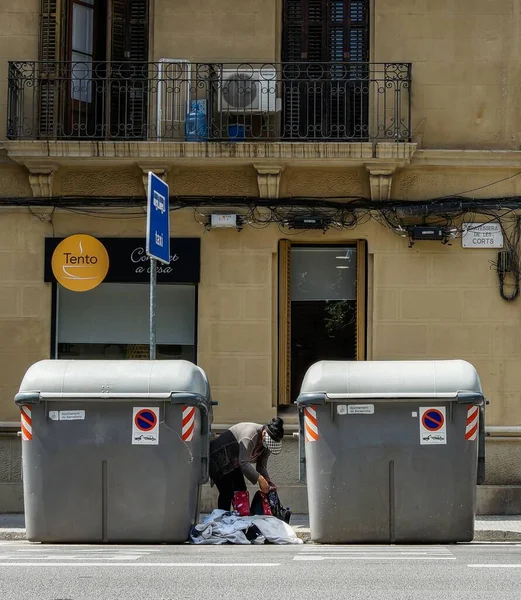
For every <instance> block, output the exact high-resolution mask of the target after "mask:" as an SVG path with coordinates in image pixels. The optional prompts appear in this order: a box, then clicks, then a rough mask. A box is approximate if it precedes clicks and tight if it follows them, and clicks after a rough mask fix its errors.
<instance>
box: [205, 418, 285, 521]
mask: <svg viewBox="0 0 521 600" xmlns="http://www.w3.org/2000/svg"><path fill="white" fill-rule="evenodd" d="M283 437H284V422H283V420H282V419H281V418H280V417H275V418H274V419H272V420H271V421H270V422H269V423H268V424H266V425H258V424H257V423H237V424H236V425H233V427H230V428H229V429H227V430H226V431H224V432H223V433H222V434H221V435H220V436H219V437H218V438H216V439H214V440H211V442H210V464H209V467H210V478H211V480H212V481H213V483H215V485H216V486H217V489H218V490H219V500H218V505H217V506H218V508H220V509H222V510H230V505H232V506H233V508H234V510H236V511H237V512H238V513H239V514H240V515H241V516H247V515H249V514H250V501H249V493H248V491H247V488H246V482H245V480H244V478H245V477H246V478H247V479H248V480H249V481H251V483H253V484H258V485H259V488H260V490H261V491H262V492H264V493H267V492H268V491H269V489H270V486H271V487H274V486H273V484H272V482H271V479H270V476H269V473H268V469H267V466H268V458H269V457H270V455H271V454H279V453H280V451H281V449H282V438H283ZM253 465H255V466H253Z"/></svg>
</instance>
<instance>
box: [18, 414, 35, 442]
mask: <svg viewBox="0 0 521 600" xmlns="http://www.w3.org/2000/svg"><path fill="white" fill-rule="evenodd" d="M20 412H21V414H22V441H24V442H30V441H31V440H32V439H33V419H32V417H31V409H30V408H29V407H28V406H22V408H21V411H20Z"/></svg>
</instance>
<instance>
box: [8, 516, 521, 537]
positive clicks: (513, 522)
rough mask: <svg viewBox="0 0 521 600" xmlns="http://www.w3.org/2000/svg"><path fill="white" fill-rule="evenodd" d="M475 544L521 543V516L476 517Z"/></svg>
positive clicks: (11, 523) (14, 525)
mask: <svg viewBox="0 0 521 600" xmlns="http://www.w3.org/2000/svg"><path fill="white" fill-rule="evenodd" d="M291 525H292V527H293V529H294V530H295V532H296V534H297V536H298V537H299V538H300V539H302V540H304V542H309V540H310V534H309V515H293V516H292V518H291ZM24 539H25V519H24V515H2V514H0V540H24ZM474 541H475V542H521V515H509V516H478V517H476V534H475V537H474Z"/></svg>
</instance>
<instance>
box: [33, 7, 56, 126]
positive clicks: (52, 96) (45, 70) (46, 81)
mask: <svg viewBox="0 0 521 600" xmlns="http://www.w3.org/2000/svg"><path fill="white" fill-rule="evenodd" d="M61 10H62V2H61V0H41V5H40V40H39V42H40V43H39V60H40V64H39V68H38V69H37V71H36V72H35V73H34V77H35V79H36V80H35V82H34V83H35V85H37V86H38V88H37V89H38V95H37V98H38V116H39V119H38V123H37V125H36V131H35V134H36V136H37V137H44V138H45V137H53V136H56V135H57V134H58V131H57V128H58V123H57V116H58V115H57V111H58V102H59V98H58V91H59V87H60V84H59V77H60V68H59V64H58V61H59V60H60V58H61V57H60V20H61Z"/></svg>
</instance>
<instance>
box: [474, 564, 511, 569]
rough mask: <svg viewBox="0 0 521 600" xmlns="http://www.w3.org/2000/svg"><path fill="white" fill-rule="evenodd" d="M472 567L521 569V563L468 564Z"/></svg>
mask: <svg viewBox="0 0 521 600" xmlns="http://www.w3.org/2000/svg"><path fill="white" fill-rule="evenodd" d="M467 567H470V568H471V569H521V564H504V565H500V564H485V565H467Z"/></svg>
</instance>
